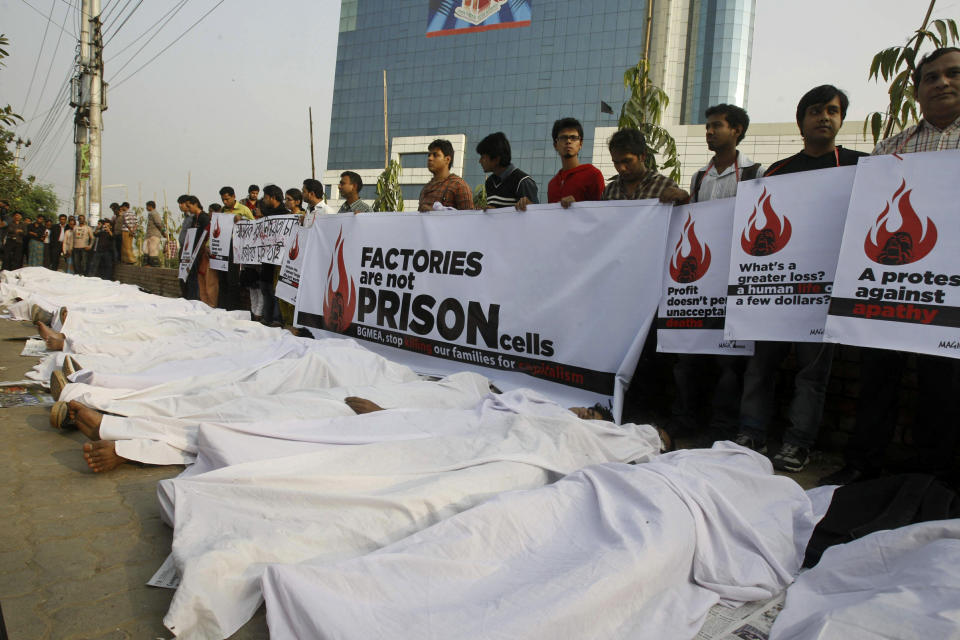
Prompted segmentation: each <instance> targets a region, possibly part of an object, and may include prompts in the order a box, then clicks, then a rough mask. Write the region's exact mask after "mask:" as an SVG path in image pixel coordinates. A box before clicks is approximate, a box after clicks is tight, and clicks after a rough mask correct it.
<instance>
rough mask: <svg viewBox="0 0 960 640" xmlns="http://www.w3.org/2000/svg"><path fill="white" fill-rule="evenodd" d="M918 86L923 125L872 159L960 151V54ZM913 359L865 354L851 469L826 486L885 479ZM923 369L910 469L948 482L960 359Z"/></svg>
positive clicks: (884, 145) (944, 52)
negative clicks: (900, 398)
mask: <svg viewBox="0 0 960 640" xmlns="http://www.w3.org/2000/svg"><path fill="white" fill-rule="evenodd" d="M913 87H914V94H915V95H916V97H917V102H918V103H919V105H920V112H921V114H922V115H923V119H922V120H920V123H919V124H917V125H914V126H912V127H909V128H907V129H905V130H904V131H903V132H901V133H899V134H897V135H895V136H893V137H891V138H887V139H886V140H883V141H881V142H880V143H879V144H878V145H877V147H876V149H874V150H873V155H883V154H888V153H898V154H902V153H922V152H925V151H943V150H946V149H960V49H957V48H954V47H944V48H941V49H937V50H935V51H933V52H931V53H930V54H929V55H927V56H925V57H924V58H922V59H921V60H920V62H919V64H917V67H916V69H915V70H914V73H913ZM906 360H907V354H905V353H903V352H900V351H891V350H887V349H862V350H861V361H860V362H861V368H860V397H859V399H858V403H857V417H856V423H855V426H854V432H853V435H852V436H851V438H850V440H849V442H848V444H847V447H846V450H845V451H844V463H845V464H844V466H843V468H842V469H840V470H839V471H837V472H835V473H832V474H830V475H828V476H826V477H824V478H822V479H821V483H823V484H848V483H850V482H854V481H857V480H861V479H864V478H868V477H872V476H875V475H877V474H878V473H880V472H881V470H882V469H883V467H884V464H885V462H886V461H885V452H886V449H887V445H888V444H889V443H890V441H891V440H892V438H893V432H894V429H895V427H896V423H897V417H898V415H899V411H897V404H898V402H897V401H898V396H899V392H900V380H901V378H902V377H903V371H904V368H905V366H906ZM916 363H917V364H916V367H917V381H918V385H917V386H918V392H917V393H918V397H917V404H916V420H915V421H914V426H913V439H914V442H915V443H916V445H917V453H916V458H915V459H914V460H911V461H910V463H909V464H908V469H909V470H912V471H923V472H925V473H933V474H937V475H942V474H945V473H947V472H949V471H950V470H955V465H954V461H955V458H954V456H955V455H956V449H957V444H958V441H960V419H958V399H960V388H958V385H957V360H955V359H952V358H945V357H941V356H931V355H924V354H917V355H916Z"/></svg>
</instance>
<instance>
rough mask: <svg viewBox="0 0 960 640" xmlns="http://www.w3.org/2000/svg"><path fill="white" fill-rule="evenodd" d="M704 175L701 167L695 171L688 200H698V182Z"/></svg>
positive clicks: (704, 172)
mask: <svg viewBox="0 0 960 640" xmlns="http://www.w3.org/2000/svg"><path fill="white" fill-rule="evenodd" d="M705 175H707V172H706V171H704V170H703V169H701V170H700V171H697V174H696V176H695V177H694V180H693V193H691V194H690V202H699V201H700V183H702V182H703V176H705Z"/></svg>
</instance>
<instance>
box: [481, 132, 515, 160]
mask: <svg viewBox="0 0 960 640" xmlns="http://www.w3.org/2000/svg"><path fill="white" fill-rule="evenodd" d="M477 153H478V154H480V155H481V156H487V157H488V158H490V159H493V158H496V159H497V162H498V163H499V165H500V166H501V167H506V166H508V165H509V164H510V160H512V156H511V155H510V141H509V140H507V136H506V135H505V134H504V133H503V132H502V131H497V132H496V133H491V134H490V135H488V136H487V137H486V138H484V139H483V140H481V141H480V143H479V144H478V145H477Z"/></svg>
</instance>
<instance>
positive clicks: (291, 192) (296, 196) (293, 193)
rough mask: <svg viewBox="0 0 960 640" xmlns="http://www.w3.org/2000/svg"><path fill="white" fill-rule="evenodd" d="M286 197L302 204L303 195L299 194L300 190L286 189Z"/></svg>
mask: <svg viewBox="0 0 960 640" xmlns="http://www.w3.org/2000/svg"><path fill="white" fill-rule="evenodd" d="M286 195H288V196H290V197H291V198H293V199H294V200H296V201H297V202H298V203H300V204H303V194H302V193H301V192H300V189H287V193H286Z"/></svg>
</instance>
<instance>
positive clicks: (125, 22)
mask: <svg viewBox="0 0 960 640" xmlns="http://www.w3.org/2000/svg"><path fill="white" fill-rule="evenodd" d="M128 4H129V2H128ZM142 4H143V0H138V2H137V4H135V5H134V6H133V9H131V10H130V12H129V13H127V17H126V18H124V19H123V22H121V23H120V25H119V26H118V27H117V28H116V29H114V30H113V32H112V33H110V34H109V36H110V37H108V38H107V39H106V40H105V41H104V43H103V46H104V47H106V46H107V43H109V42H110V41H111V40H113V38H114V36H116V35H117V34H118V33H120V30H121V29H123V25H125V24H127V21H129V20H130V17H131V16H133V14H134V13H136V12H137V9H139V8H140V5H142ZM119 19H120V15H117V18H116V20H114V21H113V22H111V23H110V25H109V26H107V27H105V28H104V30H103V31H104V33H108V32H109V31H110V27H112V26H113V24H114V23H115V22H116V21H117V20H119Z"/></svg>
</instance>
